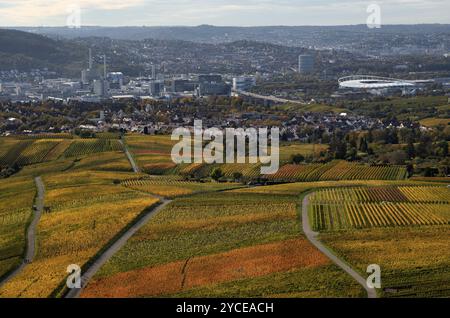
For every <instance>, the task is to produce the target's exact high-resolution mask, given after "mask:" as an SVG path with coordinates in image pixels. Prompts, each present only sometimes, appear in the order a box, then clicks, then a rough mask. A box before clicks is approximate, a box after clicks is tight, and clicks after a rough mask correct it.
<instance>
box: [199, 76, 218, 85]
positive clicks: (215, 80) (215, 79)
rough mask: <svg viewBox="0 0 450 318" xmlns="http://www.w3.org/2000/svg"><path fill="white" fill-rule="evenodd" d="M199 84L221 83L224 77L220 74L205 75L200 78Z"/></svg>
mask: <svg viewBox="0 0 450 318" xmlns="http://www.w3.org/2000/svg"><path fill="white" fill-rule="evenodd" d="M198 82H199V83H221V82H223V80H222V75H218V74H205V75H199V76H198Z"/></svg>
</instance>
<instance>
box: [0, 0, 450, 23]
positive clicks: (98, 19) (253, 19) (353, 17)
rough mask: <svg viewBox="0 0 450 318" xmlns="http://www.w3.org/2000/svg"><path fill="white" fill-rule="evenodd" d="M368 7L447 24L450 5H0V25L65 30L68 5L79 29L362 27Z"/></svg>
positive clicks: (291, 1) (297, 0) (392, 1)
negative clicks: (76, 14) (78, 11)
mask: <svg viewBox="0 0 450 318" xmlns="http://www.w3.org/2000/svg"><path fill="white" fill-rule="evenodd" d="M372 3H377V4H379V5H380V7H381V18H382V20H381V22H382V24H416V23H450V0H380V1H362V0H73V1H72V0H0V26H65V25H66V24H67V22H66V21H67V17H68V16H69V14H70V13H69V12H70V11H71V10H72V9H71V8H72V7H73V5H77V6H78V7H80V8H81V24H82V25H102V26H127V25H130V26H132V25H134V26H136V25H137V26H141V25H146V26H156V25H200V24H212V25H227V26H231V25H232V26H255V25H342V24H365V23H366V21H367V17H368V15H369V14H368V13H367V12H366V11H367V7H368V6H369V5H370V4H372ZM72 12H73V10H72Z"/></svg>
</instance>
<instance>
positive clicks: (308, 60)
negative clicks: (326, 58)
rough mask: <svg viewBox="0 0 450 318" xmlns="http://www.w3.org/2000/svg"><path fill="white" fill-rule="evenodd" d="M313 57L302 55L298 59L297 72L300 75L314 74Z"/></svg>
mask: <svg viewBox="0 0 450 318" xmlns="http://www.w3.org/2000/svg"><path fill="white" fill-rule="evenodd" d="M314 64H315V57H314V56H313V55H309V54H303V55H300V56H299V57H298V72H299V73H300V74H311V73H312V72H314Z"/></svg>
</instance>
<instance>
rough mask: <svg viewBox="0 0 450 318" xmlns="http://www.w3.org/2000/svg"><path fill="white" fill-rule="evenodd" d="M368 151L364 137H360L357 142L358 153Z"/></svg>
mask: <svg viewBox="0 0 450 318" xmlns="http://www.w3.org/2000/svg"><path fill="white" fill-rule="evenodd" d="M368 149H369V145H368V143H367V140H366V138H365V137H362V138H361V139H360V140H359V151H361V152H367V150H368Z"/></svg>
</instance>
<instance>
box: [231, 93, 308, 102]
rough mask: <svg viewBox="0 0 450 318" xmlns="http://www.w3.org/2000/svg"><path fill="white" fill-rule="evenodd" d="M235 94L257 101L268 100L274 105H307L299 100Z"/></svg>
mask: <svg viewBox="0 0 450 318" xmlns="http://www.w3.org/2000/svg"><path fill="white" fill-rule="evenodd" d="M236 93H237V94H240V95H244V96H248V97H253V98H257V99H264V100H269V101H272V102H275V103H282V104H287V103H290V104H298V105H308V104H307V103H305V102H302V101H299V100H291V99H285V98H279V97H275V96H265V95H260V94H255V93H250V92H245V91H236Z"/></svg>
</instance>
